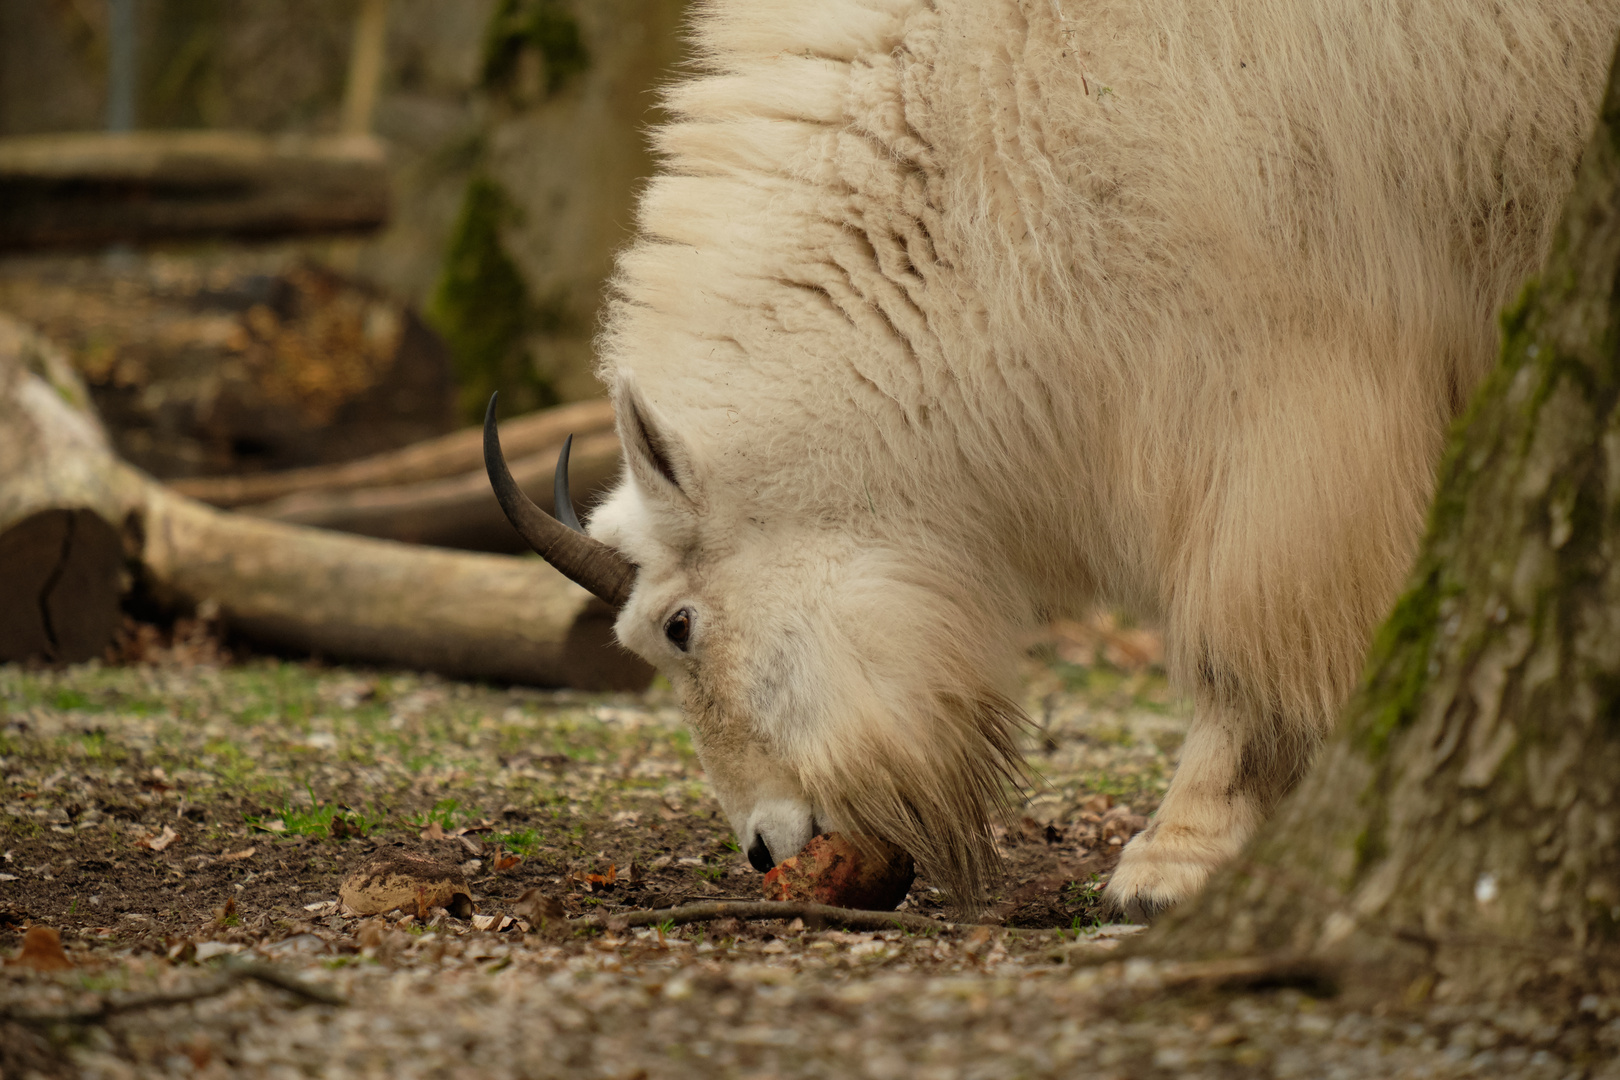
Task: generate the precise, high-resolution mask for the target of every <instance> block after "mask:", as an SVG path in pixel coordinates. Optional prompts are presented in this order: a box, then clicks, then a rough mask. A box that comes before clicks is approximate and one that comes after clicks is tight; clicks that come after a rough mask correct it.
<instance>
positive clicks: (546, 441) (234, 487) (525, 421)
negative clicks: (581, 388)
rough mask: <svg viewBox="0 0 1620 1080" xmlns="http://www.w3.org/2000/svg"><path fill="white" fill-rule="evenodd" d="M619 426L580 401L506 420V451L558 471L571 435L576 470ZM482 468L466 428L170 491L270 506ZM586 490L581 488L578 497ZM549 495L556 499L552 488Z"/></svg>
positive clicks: (179, 483) (476, 434)
mask: <svg viewBox="0 0 1620 1080" xmlns="http://www.w3.org/2000/svg"><path fill="white" fill-rule="evenodd" d="M612 428H613V406H612V405H611V404H610V403H609V402H606V401H581V402H577V403H575V404H572V405H562V406H559V407H558V408H555V409H547V410H545V411H543V412H537V413H530V414H529V415H527V416H519V417H514V418H513V419H511V420H507V421H504V422H503V423H502V424H501V445H502V447H504V448H505V450H506V456H507V459H508V460H509V461H512V462H514V463H515V462H516V461H517V460H518V459H520V458H524V457H528V456H531V455H535V454H550V456H551V462H552V467H555V466H556V450H557V448H559V447H561V445H562V441H563V439H564V438H565V437H566V436H568V435H570V434H571V435H573V436H574V441H575V443H576V449H575V452H574V456H575V468H578V467H579V460H580V451H579V449H578V447H579V446H582V445H583V443H584V441H585V439H586V437H587V436H590V435H594V434H597V433H599V432H603V431H610V430H612ZM483 468H484V442H483V431H482V430H481V429H479V428H467V429H466V430H464V431H457V432H453V433H451V434H449V435H444V436H441V437H439V438H437V439H430V440H428V441H426V442H420V443H415V444H414V445H411V446H407V447H404V448H403V449H400V450H393V451H389V452H388V453H385V454H375V455H373V456H371V457H367V458H361V459H360V460H358V461H349V462H344V463H343V464H341V465H321V466H316V467H314V468H308V469H289V470H287V471H286V472H278V473H265V474H263V475H260V476H219V477H200V478H196V479H190V480H176V481H174V482H172V483H171V484H170V487H171V488H173V490H175V491H177V492H179V493H180V494H182V495H189V496H191V497H192V498H194V499H199V500H201V501H203V502H205V503H210V504H212V505H214V506H227V507H230V506H246V505H249V504H252V503H268V502H270V501H272V500H275V499H281V498H285V497H286V496H289V495H294V494H299V493H308V492H334V491H350V490H354V489H356V488H378V487H389V486H395V485H402V484H414V483H420V482H423V481H428V480H441V479H445V478H447V477H455V476H460V475H463V474H466V473H479V474H482V472H483ZM520 482H521V478H520ZM582 490H583V489H582V488H580V487H576V488H575V491H576V493H579V492H581V491H582ZM545 494H546V497H547V499H549V498H550V484H549V482H548V483H547V485H546V491H545ZM531 495H536V497H537V498H538V494H537V493H534V492H531Z"/></svg>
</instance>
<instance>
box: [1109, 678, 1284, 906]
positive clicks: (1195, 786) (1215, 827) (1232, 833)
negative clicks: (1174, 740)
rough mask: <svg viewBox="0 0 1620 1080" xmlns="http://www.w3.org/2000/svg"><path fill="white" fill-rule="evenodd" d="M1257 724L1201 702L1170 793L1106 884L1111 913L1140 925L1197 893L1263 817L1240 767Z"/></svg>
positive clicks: (1204, 698) (1264, 797)
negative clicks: (1125, 916) (1121, 913)
mask: <svg viewBox="0 0 1620 1080" xmlns="http://www.w3.org/2000/svg"><path fill="white" fill-rule="evenodd" d="M1256 726H1257V725H1254V724H1252V723H1251V722H1250V721H1249V720H1248V718H1247V717H1245V716H1244V715H1243V713H1242V711H1241V710H1238V709H1234V708H1232V707H1230V706H1225V707H1223V706H1221V705H1220V704H1219V703H1217V701H1216V700H1215V695H1213V694H1206V695H1201V696H1200V700H1199V701H1198V702H1197V704H1196V705H1195V712H1194V716H1193V725H1192V730H1191V731H1190V732H1189V733H1188V735H1187V742H1186V744H1185V745H1184V746H1183V747H1182V752H1181V765H1180V767H1179V768H1178V769H1177V771H1176V775H1175V778H1174V780H1173V781H1172V783H1171V785H1170V790H1169V792H1168V793H1167V794H1166V795H1165V799H1164V802H1163V804H1161V805H1160V807H1159V812H1158V814H1157V815H1155V817H1154V820H1153V823H1152V824H1151V825H1150V826H1148V828H1147V830H1146V831H1144V832H1142V833H1141V834H1139V835H1138V836H1137V837H1136V839H1134V840H1132V841H1131V842H1130V844H1128V845H1127V846H1126V848H1125V852H1124V855H1123V856H1122V857H1121V858H1120V861H1119V866H1118V867H1117V868H1116V869H1115V871H1114V874H1113V877H1112V878H1111V879H1110V880H1109V882H1108V889H1107V892H1106V894H1105V895H1106V897H1107V899H1108V900H1109V902H1110V903H1111V904H1113V906H1114V907H1115V908H1117V909H1118V910H1120V911H1123V912H1124V913H1125V914H1126V915H1127V916H1129V917H1130V918H1131V919H1133V920H1135V921H1137V922H1145V921H1147V920H1148V919H1151V918H1152V917H1153V916H1154V915H1156V914H1158V913H1159V912H1160V911H1163V910H1164V909H1165V908H1168V907H1170V906H1172V905H1174V904H1176V903H1178V902H1180V901H1181V900H1182V899H1184V898H1185V897H1188V896H1191V895H1193V894H1194V893H1196V892H1198V891H1199V889H1201V888H1203V885H1204V881H1205V879H1207V878H1208V877H1209V875H1210V873H1211V872H1212V871H1214V869H1215V868H1216V867H1218V866H1219V865H1220V864H1221V863H1223V862H1225V861H1226V860H1228V859H1230V858H1232V857H1233V856H1235V855H1236V854H1237V853H1238V852H1239V851H1241V850H1242V849H1243V845H1244V844H1245V843H1246V842H1247V841H1248V839H1249V837H1250V836H1251V835H1252V834H1253V833H1254V830H1255V829H1256V828H1257V827H1258V826H1259V825H1260V823H1261V822H1262V821H1263V820H1264V819H1265V814H1266V811H1267V809H1269V803H1270V798H1268V796H1269V795H1270V794H1271V793H1270V792H1268V791H1266V790H1265V787H1266V786H1268V785H1262V784H1259V783H1256V782H1255V781H1257V780H1258V777H1254V776H1251V775H1248V770H1246V769H1245V767H1244V760H1243V755H1244V747H1245V746H1249V745H1252V742H1253V739H1254V737H1255V736H1257V735H1259V734H1260V732H1258V731H1255V730H1254V728H1255V727H1256ZM1250 752H1251V753H1253V751H1252V750H1251V751H1250Z"/></svg>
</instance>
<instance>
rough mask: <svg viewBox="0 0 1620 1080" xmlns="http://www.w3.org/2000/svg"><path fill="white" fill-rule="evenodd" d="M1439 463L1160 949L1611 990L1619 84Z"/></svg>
mask: <svg viewBox="0 0 1620 1080" xmlns="http://www.w3.org/2000/svg"><path fill="white" fill-rule="evenodd" d="M1610 79H1611V81H1610V84H1609V88H1608V91H1607V94H1606V96H1605V98H1604V101H1603V107H1602V113H1601V116H1600V118H1599V122H1598V126H1597V131H1596V134H1595V135H1594V137H1593V139H1592V142H1591V144H1590V146H1589V147H1588V149H1587V151H1586V153H1585V156H1584V157H1583V159H1582V163H1581V168H1580V172H1579V174H1578V176H1577V179H1576V183H1575V187H1574V190H1573V192H1572V194H1571V196H1570V201H1569V203H1568V206H1567V207H1566V211H1565V216H1564V221H1563V224H1562V226H1561V227H1560V230H1559V232H1558V234H1557V237H1556V239H1555V241H1554V247H1553V253H1552V255H1551V258H1550V260H1549V263H1548V265H1547V268H1546V271H1545V273H1544V274H1543V276H1542V277H1541V278H1540V280H1539V282H1537V283H1533V284H1532V285H1531V286H1530V287H1528V288H1527V289H1526V291H1525V293H1524V295H1523V297H1522V298H1521V300H1520V301H1519V303H1518V304H1517V305H1515V306H1514V308H1512V309H1511V310H1510V311H1509V313H1508V314H1507V316H1506V317H1505V319H1504V322H1503V327H1504V340H1503V345H1502V361H1501V365H1500V366H1499V368H1498V369H1497V370H1496V371H1495V372H1494V373H1493V374H1492V375H1491V377H1490V378H1489V379H1488V380H1487V382H1486V384H1485V385H1484V386H1483V387H1482V389H1481V390H1480V392H1479V394H1478V396H1477V397H1476V399H1475V401H1474V403H1473V405H1472V407H1471V409H1470V412H1469V414H1468V416H1467V417H1466V419H1465V421H1464V422H1463V423H1462V424H1460V425H1459V428H1458V431H1457V434H1456V435H1455V436H1454V438H1453V440H1452V445H1451V446H1450V448H1449V450H1448V453H1447V456H1446V459H1445V462H1444V464H1443V466H1442V468H1441V474H1440V482H1439V488H1438V492H1437V495H1436V501H1435V504H1434V508H1433V510H1432V512H1431V517H1430V524H1429V529H1428V534H1427V536H1426V538H1425V540H1424V544H1423V549H1422V553H1421V555H1420V556H1419V559H1418V563H1417V566H1416V569H1415V571H1414V574H1413V577H1412V579H1411V583H1410V585H1409V587H1408V591H1407V593H1406V594H1405V595H1404V596H1403V597H1402V598H1401V600H1400V602H1399V603H1398V605H1397V606H1396V609H1395V611H1394V612H1393V614H1392V615H1391V616H1390V618H1389V620H1388V621H1387V622H1386V623H1385V625H1384V627H1383V628H1382V630H1381V631H1380V633H1379V635H1378V637H1377V640H1376V641H1375V643H1374V646H1373V650H1372V656H1371V659H1370V661H1369V666H1368V669H1367V671H1368V674H1367V677H1366V680H1365V682H1364V684H1363V686H1362V688H1361V690H1360V691H1359V693H1358V694H1357V695H1356V697H1355V698H1354V700H1353V701H1352V702H1351V704H1350V706H1349V708H1348V710H1347V713H1346V717H1345V720H1344V722H1343V724H1342V725H1341V730H1340V732H1339V733H1338V735H1337V736H1336V738H1335V739H1334V741H1333V742H1332V743H1331V745H1330V746H1329V747H1328V748H1327V749H1326V751H1325V752H1324V753H1323V754H1322V756H1321V759H1320V761H1319V762H1318V764H1317V766H1316V767H1315V769H1314V770H1313V771H1312V773H1311V774H1310V775H1309V776H1308V777H1307V778H1306V780H1305V781H1304V782H1303V783H1302V784H1301V786H1300V788H1299V790H1298V791H1297V792H1295V794H1294V795H1293V796H1292V797H1291V798H1290V799H1289V800H1288V801H1286V802H1285V804H1284V805H1283V807H1282V808H1281V809H1280V810H1279V812H1278V813H1277V815H1276V818H1275V820H1273V821H1272V822H1271V824H1270V825H1269V826H1268V827H1267V828H1265V829H1264V830H1263V831H1262V832H1261V834H1260V835H1259V837H1257V839H1256V841H1255V842H1254V843H1253V844H1251V845H1250V847H1249V849H1248V850H1247V851H1246V852H1245V853H1244V855H1243V856H1242V857H1241V858H1240V859H1239V860H1237V861H1236V863H1235V864H1234V865H1232V866H1230V867H1228V868H1227V869H1226V870H1224V871H1223V872H1222V873H1221V874H1220V875H1218V876H1217V877H1216V878H1215V879H1214V881H1212V883H1211V885H1210V887H1209V888H1208V890H1207V891H1206V893H1205V895H1204V896H1203V898H1202V899H1201V900H1200V901H1198V902H1196V903H1195V904H1192V905H1189V906H1188V908H1187V909H1186V910H1184V911H1182V912H1178V913H1176V914H1174V915H1173V916H1172V917H1171V918H1170V919H1168V920H1167V923H1168V926H1167V927H1166V928H1165V933H1164V934H1163V935H1161V936H1159V943H1160V947H1161V948H1164V949H1166V950H1169V951H1173V952H1175V953H1176V954H1178V955H1187V954H1188V953H1193V954H1205V955H1208V954H1211V953H1228V952H1254V951H1260V952H1279V953H1295V954H1299V953H1304V954H1314V955H1318V956H1322V957H1330V958H1338V959H1340V960H1344V961H1353V962H1355V963H1357V964H1358V965H1361V966H1360V967H1359V970H1362V971H1364V972H1371V971H1378V972H1382V973H1391V974H1401V975H1403V976H1405V977H1409V978H1412V977H1415V981H1413V982H1409V983H1408V987H1407V988H1408V992H1409V996H1410V997H1419V998H1420V997H1421V996H1422V995H1423V994H1424V993H1426V992H1427V991H1428V989H1429V988H1430V987H1433V989H1434V992H1435V993H1436V994H1437V995H1438V996H1441V997H1445V996H1457V997H1466V996H1476V995H1477V996H1482V997H1493V996H1495V995H1496V994H1498V993H1506V992H1512V991H1515V990H1517V991H1521V992H1522V991H1524V990H1526V989H1527V988H1531V987H1536V988H1539V991H1538V992H1539V993H1542V994H1545V995H1546V996H1544V997H1538V998H1537V1001H1538V1003H1539V1004H1542V1005H1543V1006H1545V1007H1551V1008H1558V1007H1560V1006H1562V1007H1566V1008H1567V1007H1571V1006H1572V1005H1573V1002H1574V1000H1575V999H1574V998H1572V997H1567V996H1566V997H1560V996H1559V995H1560V994H1573V993H1578V992H1580V991H1581V990H1582V988H1593V989H1596V988H1602V989H1604V990H1606V991H1607V992H1609V993H1613V992H1614V991H1615V989H1616V988H1617V987H1620V951H1617V938H1620V804H1617V793H1616V780H1617V779H1620V565H1617V563H1616V559H1615V545H1616V544H1617V543H1620V411H1617V409H1616V404H1617V401H1620V366H1617V361H1616V349H1617V346H1620V306H1617V305H1620V84H1617V82H1616V81H1615V76H1614V73H1613V72H1611V76H1610Z"/></svg>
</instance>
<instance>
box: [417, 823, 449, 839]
mask: <svg viewBox="0 0 1620 1080" xmlns="http://www.w3.org/2000/svg"><path fill="white" fill-rule="evenodd" d="M422 839H423V840H443V839H444V826H443V825H440V824H439V823H438V822H437V821H430V822H428V827H427V828H425V829H423V830H422Z"/></svg>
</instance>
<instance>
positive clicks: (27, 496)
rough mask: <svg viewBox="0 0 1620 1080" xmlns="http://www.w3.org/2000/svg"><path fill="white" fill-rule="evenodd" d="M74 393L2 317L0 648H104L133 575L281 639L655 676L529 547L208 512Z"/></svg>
mask: <svg viewBox="0 0 1620 1080" xmlns="http://www.w3.org/2000/svg"><path fill="white" fill-rule="evenodd" d="M84 403H85V397H84V390H83V387H82V385H80V384H78V382H77V380H76V378H75V377H74V375H73V373H72V372H71V370H70V369H69V368H68V366H67V364H66V361H65V360H63V359H62V358H61V357H60V355H59V354H57V353H56V352H55V350H54V349H51V348H50V347H49V346H47V345H45V344H44V343H43V342H42V341H41V340H40V339H39V338H37V337H35V336H34V335H32V334H30V333H28V332H27V331H25V330H23V329H22V328H20V327H19V326H17V325H16V324H15V323H11V322H9V321H7V320H4V319H0V650H3V651H0V660H6V659H25V658H28V657H30V656H38V657H42V658H44V659H47V660H60V661H72V660H82V659H87V658H88V657H90V656H93V655H96V654H98V653H99V652H100V650H101V649H102V648H104V647H105V645H106V643H107V640H108V639H109V638H110V636H111V632H112V627H113V626H114V625H116V623H117V620H118V616H119V599H120V596H121V595H122V594H124V593H125V592H127V591H128V589H129V588H130V587H132V586H133V585H135V584H139V586H140V587H141V588H142V589H143V590H144V591H145V592H147V593H148V594H150V595H151V596H153V597H155V598H156V599H158V600H159V601H161V602H164V603H166V604H170V605H173V606H175V607H177V608H186V607H193V606H196V605H198V604H200V603H202V602H204V601H213V602H215V603H217V604H218V605H219V610H220V615H221V617H222V618H223V620H224V622H225V624H226V625H227V626H228V627H229V628H230V629H231V630H232V631H233V632H235V633H237V634H240V635H242V636H243V637H245V638H247V639H249V640H251V641H254V642H257V643H259V644H262V645H268V646H271V647H275V648H280V649H288V650H293V651H297V652H303V653H317V654H320V655H323V656H327V657H331V658H337V659H345V660H356V661H363V662H373V663H381V664H391V665H404V666H409V667H419V668H425V669H429V670H435V671H440V672H444V673H446V674H451V675H457V676H463V677H473V678H487V679H496V680H501V681H510V682H523V683H530V684H535V685H540V686H574V687H578V688H581V689H592V690H599V689H634V688H640V687H643V686H645V685H646V683H647V681H648V680H649V679H650V677H651V671H650V669H648V668H647V667H646V665H645V664H643V663H642V662H641V661H640V660H638V659H636V658H635V657H634V656H632V655H631V654H629V653H627V652H625V651H624V650H622V649H620V648H619V647H618V646H617V645H616V644H615V643H614V642H613V640H612V632H611V626H612V618H613V613H612V612H611V611H609V610H608V609H607V608H606V607H605V606H604V605H602V604H601V602H600V601H597V600H596V599H595V598H594V597H592V596H591V595H590V594H589V593H587V592H585V590H583V589H581V588H579V587H578V586H576V585H574V584H573V583H572V582H569V581H568V580H567V579H565V578H563V577H562V575H560V574H558V573H557V572H556V571H554V570H552V569H551V567H549V566H547V565H546V564H545V563H543V562H541V561H540V560H538V559H515V558H510V557H506V556H495V555H473V554H465V553H460V552H450V551H438V550H434V549H429V548H421V547H413V546H410V545H405V544H399V543H392V542H389V541H383V540H372V539H366V538H362V537H354V536H346V535H342V534H338V533H331V532H327V531H325V530H321V529H311V528H306V527H303V526H298V525H290V524H286V523H283V522H277V521H267V520H263V519H258V518H253V517H249V516H247V515H243V514H232V513H227V512H224V511H220V510H215V509H213V508H211V507H207V506H204V505H202V504H200V503H197V502H195V501H193V500H191V499H188V498H186V497H184V496H181V495H177V494H175V493H174V492H172V491H170V490H168V489H167V488H165V487H164V486H163V485H161V484H159V483H157V482H156V481H154V480H152V479H150V478H149V477H147V476H145V475H144V474H142V473H140V472H137V471H136V470H135V469H132V468H130V467H129V466H128V465H126V464H124V463H123V462H121V461H119V460H118V459H117V458H116V457H115V456H114V455H113V453H112V452H111V450H110V448H109V446H108V443H107V440H106V436H105V434H104V433H103V432H102V431H101V429H100V426H99V425H98V424H97V423H96V422H95V420H94V418H93V417H92V416H91V415H90V414H89V413H88V412H87V411H86V409H85V404H84Z"/></svg>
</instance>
